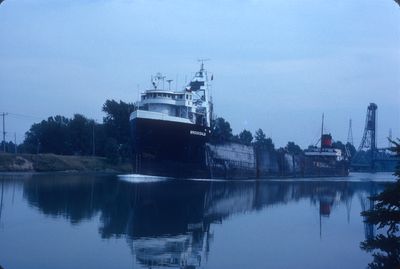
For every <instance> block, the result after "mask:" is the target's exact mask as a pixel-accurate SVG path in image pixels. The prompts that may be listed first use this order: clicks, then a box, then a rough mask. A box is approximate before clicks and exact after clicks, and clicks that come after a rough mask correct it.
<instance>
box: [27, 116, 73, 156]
mask: <svg viewBox="0 0 400 269" xmlns="http://www.w3.org/2000/svg"><path fill="white" fill-rule="evenodd" d="M68 124H69V119H68V118H65V117H63V116H59V115H57V116H55V117H49V118H48V119H47V120H43V121H41V122H40V123H35V124H33V125H32V126H31V128H30V129H29V131H28V132H26V134H25V140H24V144H25V145H26V146H25V147H24V148H26V149H28V150H29V151H30V153H37V152H40V153H55V154H71V153H72V150H71V145H70V137H69V135H70V134H69V130H68Z"/></svg>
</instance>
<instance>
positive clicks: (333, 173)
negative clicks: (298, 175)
mask: <svg viewBox="0 0 400 269" xmlns="http://www.w3.org/2000/svg"><path fill="white" fill-rule="evenodd" d="M349 168H350V166H349V162H348V161H346V160H342V161H336V160H332V159H331V158H324V157H305V160H304V173H303V176H305V177H315V176H317V177H341V176H348V175H349Z"/></svg>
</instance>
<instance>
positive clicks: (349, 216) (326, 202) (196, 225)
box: [0, 174, 391, 268]
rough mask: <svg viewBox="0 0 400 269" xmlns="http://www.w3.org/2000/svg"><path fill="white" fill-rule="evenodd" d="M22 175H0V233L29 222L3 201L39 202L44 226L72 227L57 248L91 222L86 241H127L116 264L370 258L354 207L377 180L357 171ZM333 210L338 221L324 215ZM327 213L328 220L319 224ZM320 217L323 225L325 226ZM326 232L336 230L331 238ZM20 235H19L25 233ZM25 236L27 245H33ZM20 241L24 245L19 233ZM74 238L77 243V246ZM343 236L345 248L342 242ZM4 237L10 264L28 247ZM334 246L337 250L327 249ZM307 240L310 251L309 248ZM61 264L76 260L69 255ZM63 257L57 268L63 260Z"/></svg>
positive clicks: (285, 263) (260, 264)
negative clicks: (220, 176)
mask: <svg viewBox="0 0 400 269" xmlns="http://www.w3.org/2000/svg"><path fill="white" fill-rule="evenodd" d="M28 177H29V178H19V177H18V176H0V179H1V180H2V197H1V199H2V200H1V201H2V203H1V208H0V210H1V211H0V212H3V215H1V213H0V225H1V227H0V238H2V237H3V235H5V234H8V233H11V232H12V229H14V232H15V229H17V228H15V227H19V228H18V229H20V233H21V234H20V236H21V237H24V236H26V234H24V233H25V231H24V227H25V226H29V225H32V223H25V224H24V225H21V223H19V224H18V225H17V226H15V227H12V226H13V225H14V223H13V222H15V223H17V222H18V221H17V220H14V219H13V218H12V216H13V214H10V212H11V211H13V210H14V212H15V210H20V211H21V212H19V211H18V212H17V213H18V215H20V214H28V213H27V212H28V211H29V214H32V213H31V211H34V212H37V211H39V212H40V213H41V214H40V216H44V219H46V221H44V222H46V225H59V224H55V223H53V224H48V219H49V218H48V217H49V216H50V217H51V219H53V220H54V219H56V220H63V222H65V221H67V223H69V225H70V226H71V227H72V228H73V229H72V231H69V232H68V234H59V235H57V236H58V237H59V240H60V242H59V243H60V245H61V246H60V247H58V249H57V250H58V251H68V250H64V249H63V248H62V244H63V238H64V237H65V238H66V237H74V236H76V235H75V234H74V233H75V232H76V231H77V230H79V227H81V226H80V225H82V226H83V224H84V223H94V224H95V225H92V226H91V227H97V228H96V229H98V231H96V233H98V234H99V235H100V237H101V238H102V240H101V241H100V242H92V243H91V245H92V247H94V248H95V249H97V248H100V246H99V245H98V244H100V245H101V244H108V242H110V240H114V239H115V240H121V239H122V240H123V241H125V242H127V245H128V248H129V252H130V256H131V258H132V257H133V260H134V262H133V263H134V264H130V265H129V264H123V266H122V267H123V268H138V267H139V268H142V267H143V268H156V267H172V268H222V267H225V268H228V267H229V268H235V266H236V268H244V267H247V266H249V267H248V268H265V267H266V266H267V265H271V266H272V267H274V268H288V267H293V266H296V265H297V266H296V267H298V268H306V267H307V268H320V267H321V265H324V264H325V265H326V266H324V267H325V268H339V267H340V268H359V267H365V266H366V265H367V263H368V262H369V261H370V259H369V257H368V255H365V253H363V252H362V251H361V250H359V247H358V246H359V242H360V241H362V240H363V239H364V238H365V237H370V236H372V235H373V233H374V229H373V227H367V226H363V225H364V224H363V223H362V219H361V217H360V216H359V214H360V211H361V210H363V209H368V207H369V206H370V204H369V202H368V199H367V197H368V196H370V195H372V194H375V193H377V192H379V191H380V190H381V189H383V187H384V186H385V184H387V183H385V182H381V181H379V180H378V181H363V180H358V179H357V180H354V181H349V180H343V181H341V180H335V181H329V180H328V179H322V180H318V179H314V180H309V181H307V180H302V181H294V180H291V181H247V182H245V181H236V182H229V181H191V180H169V179H165V178H164V179H163V180H161V181H159V180H157V179H154V178H152V179H151V180H150V181H151V182H148V180H146V179H144V178H141V177H138V176H130V177H123V178H122V180H121V178H118V177H116V176H104V175H100V176H95V175H51V174H48V175H32V176H28ZM350 179H352V177H351V178H350ZM388 179H391V177H390V176H388ZM18 193H19V194H21V195H20V197H21V199H20V202H18V201H19V200H18ZM16 197H17V198H16ZM11 199H13V202H12V203H11V202H10V201H11ZM4 201H5V202H4ZM26 202H28V204H29V207H25V209H22V208H24V207H23V206H15V203H17V204H18V203H21V204H26ZM335 212H337V215H336V216H335ZM29 214H28V215H29ZM36 214H37V213H36ZM7 216H11V217H10V219H8V218H7ZM281 216H283V217H281ZM335 218H336V219H337V220H339V221H334V219H335ZM343 218H344V220H343ZM331 220H332V223H333V224H332V225H328V221H331ZM58 223H59V222H58ZM335 223H339V224H338V225H337V228H335V227H332V226H334V225H336V224H335ZM343 223H344V224H345V225H344V226H343V225H342V224H343ZM351 223H353V224H352V225H351ZM324 225H325V226H328V230H327V231H326V233H325V230H324ZM346 225H347V226H346ZM85 227H86V226H85ZM339 227H340V228H339ZM343 227H344V228H343ZM346 227H348V228H346ZM357 227H360V229H358V230H357ZM46 229H49V228H46ZM82 229H83V228H82ZM85 229H88V228H85ZM29 231H30V229H27V232H28V233H29ZM36 232H37V231H36ZM43 232H46V231H43ZM83 234H84V233H83ZM325 236H326V239H325ZM335 236H337V237H338V238H341V239H340V240H339V239H332V237H335ZM288 238H289V239H290V240H287V239H288ZM278 239H279V240H278ZM24 240H27V241H29V240H30V237H29V236H26V238H25V239H24ZM32 240H33V239H32ZM81 240H90V239H85V238H82V239H81ZM332 240H333V241H332ZM335 240H336V241H335ZM346 240H348V241H346ZM325 241H326V243H323V242H325ZM30 243H32V248H34V247H36V246H35V244H34V243H33V242H30ZM238 243H239V244H243V245H244V246H243V247H241V248H238V249H241V250H242V251H241V253H235V251H236V249H234V248H235V247H238ZM350 243H351V244H350ZM25 244H26V245H25V246H30V244H29V242H26V241H25ZM124 244H125V247H126V243H124ZM335 244H345V245H343V246H340V245H339V246H337V245H335ZM84 245H87V244H83V245H82V246H81V247H82V248H84ZM349 245H354V248H353V249H350V247H349ZM13 246H14V247H15V248H18V244H14V245H11V247H10V246H7V244H5V243H4V242H2V243H0V253H3V254H0V264H1V265H2V266H4V267H5V268H19V267H18V265H19V264H20V263H18V262H17V260H18V259H21V257H23V256H24V255H25V254H24V253H21V251H24V250H25V251H31V249H29V248H27V247H24V248H20V249H12V247H13ZM74 247H76V248H79V247H80V246H79V245H76V246H74ZM214 247H215V250H214V249H213V248H214ZM296 247H299V248H298V249H295V248H296ZM340 247H343V251H341V252H340V253H335V252H334V250H337V249H338V248H340ZM10 248H11V249H10ZM5 249H7V250H8V251H9V252H10V253H12V251H13V252H14V253H20V254H19V255H20V257H19V258H18V259H16V258H15V259H13V258H12V257H6V256H3V255H6V254H5V253H6V252H4V251H3V250H5ZM246 249H248V251H247V252H246ZM249 249H251V251H250V250H249ZM315 249H316V250H317V251H319V253H312V252H313V251H314V250H315ZM296 251H297V253H296ZM325 252H326V253H325ZM342 253H349V255H348V256H349V257H345V258H346V259H347V262H346V259H344V261H343V260H342V261H340V260H341V258H340V257H338V256H337V255H343V254H342ZM355 253H356V254H355ZM113 255H114V254H113V253H109V255H108V259H113V258H114V259H119V258H117V257H113ZM119 255H121V254H119ZM241 255H242V256H241ZM249 255H250V257H249ZM357 255H358V256H357ZM28 256H29V255H28ZM50 256H51V255H50ZM319 256H320V257H319ZM30 257H31V258H30V261H29V262H30V264H31V265H32V266H31V267H32V268H34V267H35V268H36V267H37V266H39V264H40V265H41V266H42V267H41V268H56V267H57V268H63V267H62V266H60V264H63V260H62V258H59V259H58V260H57V259H56V260H54V261H57V263H58V264H47V266H43V261H40V262H39V260H38V261H36V260H35V258H34V257H33V256H30ZM327 257H330V258H327ZM342 258H343V257H342ZM37 259H38V258H37ZM102 259H105V257H103V256H101V255H99V257H97V260H96V261H92V262H93V263H91V264H87V266H95V267H97V268H102V267H103V266H101V265H104V261H103V260H102ZM319 259H329V260H326V261H323V260H319ZM352 259H354V260H352ZM240 261H242V262H243V264H240V263H239V262H240ZM334 261H335V262H336V261H337V263H335V262H334ZM48 262H49V263H51V260H49V261H48ZM302 262H303V264H302ZM96 263H98V264H96ZM354 263H358V264H354ZM67 265H71V266H72V267H74V268H77V267H80V266H81V264H74V263H73V261H68V263H67ZM67 265H65V268H71V267H68V266H67ZM346 265H347V266H346ZM87 266H85V267H86V268H87ZM354 266H355V267H354ZM20 268H22V267H20Z"/></svg>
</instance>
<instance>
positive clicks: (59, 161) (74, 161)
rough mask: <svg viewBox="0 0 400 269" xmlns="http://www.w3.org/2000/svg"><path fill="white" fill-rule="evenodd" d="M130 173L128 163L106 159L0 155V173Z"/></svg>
mask: <svg viewBox="0 0 400 269" xmlns="http://www.w3.org/2000/svg"><path fill="white" fill-rule="evenodd" d="M58 171H77V172H91V171H98V172H123V173H129V172H132V166H131V164H130V163H122V164H118V165H113V164H110V163H109V162H107V160H106V158H102V157H89V156H63V155H55V154H5V153H0V172H58Z"/></svg>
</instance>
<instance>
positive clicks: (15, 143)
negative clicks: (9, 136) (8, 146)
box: [14, 133, 17, 154]
mask: <svg viewBox="0 0 400 269" xmlns="http://www.w3.org/2000/svg"><path fill="white" fill-rule="evenodd" d="M14 153H15V154H17V133H14Z"/></svg>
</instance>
